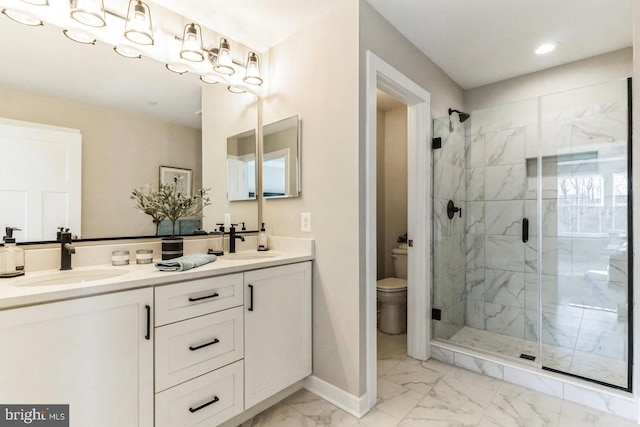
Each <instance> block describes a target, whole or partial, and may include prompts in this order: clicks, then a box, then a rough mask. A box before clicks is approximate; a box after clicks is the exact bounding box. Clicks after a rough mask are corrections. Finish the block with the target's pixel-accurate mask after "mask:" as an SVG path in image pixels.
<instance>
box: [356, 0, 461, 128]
mask: <svg viewBox="0 0 640 427" xmlns="http://www.w3.org/2000/svg"><path fill="white" fill-rule="evenodd" d="M367 50H371V51H372V52H373V53H375V54H376V55H377V56H378V57H379V58H381V59H382V60H384V61H385V62H387V63H388V64H390V65H391V66H393V67H394V68H396V69H397V70H398V71H400V72H401V73H402V74H404V75H405V76H407V77H408V78H409V79H411V80H413V81H414V82H415V83H416V84H418V85H419V86H421V87H423V88H424V89H425V90H426V91H427V92H429V94H430V95H431V112H432V115H433V117H442V116H446V115H447V112H448V109H449V108H456V109H462V106H463V97H462V89H461V88H460V87H459V86H458V85H457V84H456V82H454V81H453V80H452V79H451V78H450V77H449V76H448V75H447V74H445V72H444V71H442V70H441V69H440V67H438V66H437V65H436V64H435V63H434V62H433V61H431V59H429V58H428V57H427V56H425V55H424V54H423V53H422V52H421V51H420V50H419V49H418V48H417V47H415V46H414V45H413V44H411V42H410V41H409V40H407V39H406V38H405V37H404V36H403V35H402V34H401V33H400V32H399V31H398V30H396V29H395V27H393V26H392V25H391V24H390V23H389V22H388V21H387V20H385V19H384V18H383V17H382V16H381V15H380V14H379V13H378V12H377V11H376V10H375V9H374V8H373V7H371V5H369V3H367V2H366V1H365V0H360V60H361V66H360V73H361V85H364V74H363V73H364V70H365V68H364V63H365V62H364V61H365V58H364V55H365V54H366V52H367ZM361 93H362V100H363V101H362V102H364V91H361ZM361 105H364V104H361ZM362 124H363V123H361V125H362Z"/></svg>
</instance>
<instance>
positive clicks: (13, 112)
mask: <svg viewBox="0 0 640 427" xmlns="http://www.w3.org/2000/svg"><path fill="white" fill-rule="evenodd" d="M0 36H1V37H2V39H3V40H11V43H2V44H0V55H1V57H2V58H3V60H2V67H0V118H5V119H10V120H19V121H22V122H29V123H30V126H35V127H36V128H38V127H40V128H42V127H43V125H44V126H54V127H56V128H65V129H67V130H69V129H71V130H73V131H74V132H78V134H79V135H80V136H81V158H82V160H81V170H82V172H81V179H74V182H73V183H74V185H75V184H80V187H81V189H80V192H81V197H80V200H81V201H80V202H76V204H78V203H79V204H80V207H81V209H80V211H81V212H80V215H81V221H79V222H75V223H72V222H71V221H69V222H67V221H66V220H64V219H63V218H62V217H61V216H60V215H58V214H60V213H62V209H61V208H59V204H56V203H54V204H53V205H55V206H57V207H56V208H55V209H53V212H54V214H46V212H45V218H44V220H43V222H42V224H43V225H42V226H39V228H41V229H42V231H43V234H42V236H37V235H36V234H33V233H32V231H34V230H36V228H38V226H36V225H35V222H34V221H33V220H30V219H29V218H26V217H25V216H23V217H18V218H16V217H15V216H12V217H10V218H3V217H2V214H1V213H0V228H2V229H3V228H4V227H6V226H13V227H17V228H21V229H22V230H23V231H21V232H17V233H16V237H17V240H18V242H24V241H42V240H54V239H55V232H56V227H62V226H64V227H69V228H71V232H72V233H73V234H74V235H77V236H78V238H84V239H94V238H118V237H135V236H153V235H155V232H156V229H155V226H154V224H153V222H152V221H151V218H150V217H149V216H147V215H144V214H140V213H139V212H138V211H137V210H136V209H135V202H134V201H133V200H131V199H130V198H129V197H130V194H131V191H132V190H133V189H134V188H140V187H142V186H144V185H147V184H148V185H149V186H150V187H151V188H154V189H155V188H157V187H158V184H159V177H158V171H159V167H160V166H161V165H164V166H171V167H176V168H181V169H190V170H192V171H193V188H194V189H199V188H202V187H210V188H211V191H210V194H213V193H218V194H223V195H224V202H225V204H218V206H210V207H209V208H210V210H209V211H207V212H205V215H212V216H215V217H216V219H222V217H223V215H224V213H232V214H233V216H234V217H236V216H237V217H243V218H245V217H246V218H252V221H253V222H254V223H255V227H254V228H253V229H254V230H257V222H258V220H257V217H258V212H257V202H254V204H253V205H251V206H242V208H241V210H240V211H239V212H238V213H237V214H236V213H235V212H234V209H235V208H234V206H227V205H226V182H225V179H221V180H219V181H215V182H211V183H207V185H203V182H202V167H203V161H202V131H201V115H200V114H199V113H200V110H201V108H202V106H201V91H202V88H203V87H205V86H216V85H205V84H203V83H201V82H200V80H199V79H198V76H197V75H195V74H192V73H187V74H185V75H178V74H175V73H171V72H169V71H167V69H166V68H165V66H164V64H161V63H159V62H157V61H154V60H152V59H149V58H146V57H143V58H142V59H128V58H124V57H122V56H119V55H117V54H116V53H114V51H113V46H109V45H106V44H104V43H101V42H98V43H96V44H95V45H82V44H79V43H75V42H73V41H71V40H69V39H68V38H66V37H65V36H64V35H63V33H62V31H61V29H60V28H57V27H55V26H53V25H49V24H46V25H44V26H42V27H37V28H33V27H28V26H25V25H21V24H18V23H16V22H13V21H11V20H9V19H0ZM43 64H46V65H45V66H43ZM217 86H220V87H221V88H222V89H224V92H227V93H226V94H224V95H223V96H224V97H226V96H227V94H228V95H229V96H236V97H238V96H239V95H233V94H230V93H228V91H227V90H226V87H223V86H222V85H217ZM239 97H241V98H242V97H245V95H240V96H239ZM249 97H251V96H249ZM224 99H225V100H226V99H227V98H224ZM211 102H212V103H213V102H214V101H211ZM225 102H227V101H222V100H220V101H218V105H219V106H218V107H217V108H222V105H224V103H225ZM241 114H242V116H236V117H233V116H232V115H230V114H227V115H225V119H226V120H227V126H229V127H233V128H234V129H235V128H237V129H235V130H234V131H232V132H229V133H226V134H224V135H222V136H220V138H219V139H218V140H217V141H216V143H217V144H219V145H220V146H222V147H224V148H223V152H222V154H220V155H219V156H214V157H209V158H207V160H206V161H205V162H204V167H206V168H208V169H216V170H218V169H219V170H223V171H224V170H226V166H225V164H226V153H225V151H226V144H225V141H226V138H227V137H228V136H229V135H234V134H237V133H239V132H241V131H246V130H247V129H254V128H255V127H256V125H257V112H256V110H255V109H254V110H244V111H242V112H241ZM235 120H238V121H239V124H238V126H235V124H234V121H235ZM11 156H14V157H15V155H11V154H7V157H5V155H4V154H3V156H2V158H3V160H4V159H8V158H9V157H11ZM51 165H52V166H54V165H57V163H55V164H54V162H53V161H52V162H51ZM30 166H33V164H31V165H30ZM79 180H80V181H81V182H78V181H79ZM4 183H5V182H4V179H3V180H2V183H0V184H4ZM1 188H2V186H0V189H1ZM0 203H1V205H0V206H7V205H6V204H5V201H4V199H3V200H2V201H0ZM241 204H242V205H245V203H241ZM218 208H219V209H220V212H218V211H217V210H216V209H218ZM250 209H253V212H249V210H250ZM0 211H2V212H4V210H0ZM49 211H52V210H49ZM240 220H243V219H240ZM218 222H220V221H218ZM78 223H81V226H78V225H75V224H78ZM198 223H199V220H198ZM190 225H191V224H190ZM191 228H193V227H191ZM191 228H189V227H186V228H183V231H184V232H185V233H189V232H190V231H191ZM211 229H212V228H211ZM211 229H209V230H208V231H211Z"/></svg>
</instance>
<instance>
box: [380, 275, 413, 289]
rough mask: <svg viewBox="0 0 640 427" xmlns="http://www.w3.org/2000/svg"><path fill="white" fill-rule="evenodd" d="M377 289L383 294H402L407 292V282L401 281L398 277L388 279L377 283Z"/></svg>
mask: <svg viewBox="0 0 640 427" xmlns="http://www.w3.org/2000/svg"><path fill="white" fill-rule="evenodd" d="M376 289H377V290H378V291H381V292H402V291H406V290H407V280H406V279H399V278H397V277H387V278H386V279H382V280H378V282H377V283H376Z"/></svg>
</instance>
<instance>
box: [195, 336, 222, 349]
mask: <svg viewBox="0 0 640 427" xmlns="http://www.w3.org/2000/svg"><path fill="white" fill-rule="evenodd" d="M219 342H220V340H219V339H218V338H216V339H214V340H213V341H211V342H208V343H206V344H202V345H199V346H197V347H191V346H189V350H191V351H196V350H200V349H201V348H204V347H209V346H210V345H214V344H218V343H219Z"/></svg>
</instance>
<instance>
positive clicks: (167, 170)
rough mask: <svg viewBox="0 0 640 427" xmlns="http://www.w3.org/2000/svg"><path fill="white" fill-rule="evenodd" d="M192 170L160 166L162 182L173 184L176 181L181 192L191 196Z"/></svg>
mask: <svg viewBox="0 0 640 427" xmlns="http://www.w3.org/2000/svg"><path fill="white" fill-rule="evenodd" d="M192 172H193V171H192V170H191V169H183V168H176V167H173V166H160V184H172V183H173V182H175V183H176V187H177V189H178V191H179V192H180V193H181V194H184V195H185V196H187V197H191V195H192V194H191V187H192V179H193V178H192Z"/></svg>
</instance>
